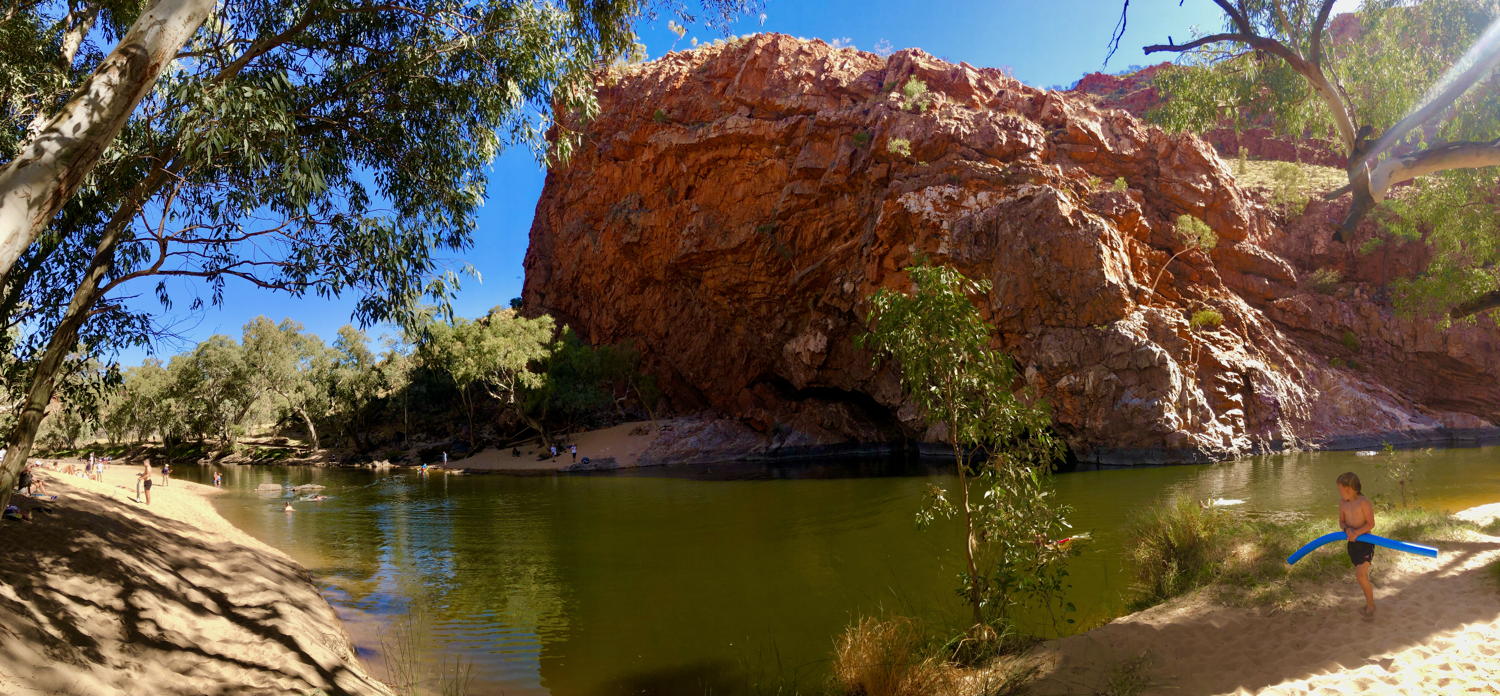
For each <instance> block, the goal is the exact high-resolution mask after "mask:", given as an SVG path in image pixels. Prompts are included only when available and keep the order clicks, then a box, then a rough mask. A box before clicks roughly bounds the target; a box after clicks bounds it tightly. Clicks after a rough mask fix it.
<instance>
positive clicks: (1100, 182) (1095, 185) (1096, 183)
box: [1086, 174, 1104, 191]
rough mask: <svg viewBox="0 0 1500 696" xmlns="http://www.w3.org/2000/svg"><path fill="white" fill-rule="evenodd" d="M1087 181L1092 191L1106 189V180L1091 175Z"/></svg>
mask: <svg viewBox="0 0 1500 696" xmlns="http://www.w3.org/2000/svg"><path fill="white" fill-rule="evenodd" d="M1086 181H1087V182H1088V188H1089V190H1090V191H1098V190H1099V189H1101V188H1103V187H1104V179H1101V178H1099V177H1097V176H1094V175H1092V174H1090V175H1089V178H1088V179H1087V180H1086Z"/></svg>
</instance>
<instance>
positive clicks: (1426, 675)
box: [1022, 505, 1500, 696]
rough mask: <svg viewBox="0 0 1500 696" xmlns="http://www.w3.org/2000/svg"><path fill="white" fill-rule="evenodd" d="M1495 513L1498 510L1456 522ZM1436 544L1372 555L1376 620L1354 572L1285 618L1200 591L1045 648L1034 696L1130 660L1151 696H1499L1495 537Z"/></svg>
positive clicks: (1311, 588) (1034, 660) (1309, 594)
mask: <svg viewBox="0 0 1500 696" xmlns="http://www.w3.org/2000/svg"><path fill="white" fill-rule="evenodd" d="M1486 510H1487V514H1483V515H1476V514H1473V513H1476V512H1485V511H1486ZM1496 514H1500V505H1488V506H1483V507H1482V508H1475V509H1473V510H1470V511H1465V512H1464V513H1459V516H1460V517H1463V518H1465V519H1469V520H1471V521H1476V522H1487V521H1488V520H1487V519H1484V518H1489V519H1493V517H1494V516H1495V515H1496ZM1437 546H1438V547H1439V549H1440V555H1439V557H1438V558H1435V559H1432V558H1424V557H1420V556H1414V555H1411V554H1405V553H1396V552H1390V551H1385V550H1381V551H1379V552H1377V553H1376V556H1375V568H1374V571H1373V573H1372V580H1373V581H1374V584H1375V601H1376V605H1377V607H1378V611H1377V614H1376V616H1375V618H1374V620H1372V621H1368V622H1367V621H1362V620H1361V619H1360V617H1359V615H1358V609H1359V608H1360V607H1362V606H1363V605H1364V598H1363V596H1362V595H1361V594H1360V591H1359V587H1358V586H1357V585H1355V583H1354V581H1353V575H1352V572H1351V573H1350V574H1348V575H1340V576H1338V577H1337V578H1334V579H1330V580H1326V581H1310V582H1307V583H1305V584H1302V585H1300V586H1299V587H1298V588H1297V591H1298V594H1299V596H1300V600H1299V602H1298V603H1297V608H1295V609H1292V610H1285V611H1275V610H1271V609H1266V608H1240V607H1229V606H1224V605H1221V604H1218V603H1216V602H1215V601H1214V600H1213V599H1212V598H1211V597H1210V594H1209V593H1208V592H1205V591H1199V592H1197V593H1194V594H1192V595H1189V596H1187V597H1183V598H1180V599H1176V600H1172V601H1169V602H1167V603H1165V604H1162V605H1159V606H1156V607H1152V608H1151V609H1147V610H1145V611H1141V612H1137V613H1135V614H1130V615H1128V616H1124V617H1121V618H1119V619H1115V620H1114V621H1112V622H1110V623H1108V624H1106V625H1104V626H1101V627H1099V628H1097V629H1094V630H1092V631H1088V632H1086V633H1082V634H1079V635H1076V636H1070V637H1067V638H1062V639H1059V640H1054V641H1050V642H1048V643H1045V644H1043V645H1042V646H1040V648H1039V649H1038V650H1036V651H1034V652H1033V653H1031V654H1030V655H1028V656H1026V657H1024V658H1022V659H1024V660H1028V661H1030V663H1031V664H1033V665H1035V666H1037V667H1038V668H1039V669H1040V670H1041V671H1040V673H1039V679H1038V680H1037V681H1036V682H1035V683H1034V684H1033V685H1032V692H1033V693H1035V694H1038V695H1039V696H1047V695H1050V694H1064V693H1079V690H1078V689H1079V687H1080V685H1089V684H1099V683H1104V682H1105V681H1107V680H1108V678H1109V672H1110V670H1114V669H1118V667H1119V666H1120V665H1126V664H1132V663H1135V664H1137V665H1144V668H1143V669H1141V670H1140V671H1139V673H1138V674H1137V675H1136V676H1137V677H1138V678H1139V680H1140V681H1141V682H1144V683H1148V684H1150V685H1151V686H1150V687H1148V688H1146V689H1145V690H1144V691H1142V692H1141V693H1146V694H1151V693H1172V694H1326V695H1330V696H1344V695H1350V696H1352V695H1354V694H1378V695H1382V696H1384V695H1391V694H1435V693H1441V694H1494V693H1497V692H1500V582H1497V578H1496V575H1495V564H1497V563H1500V537H1496V536H1490V535H1487V534H1483V533H1480V532H1472V531H1464V532H1462V533H1461V534H1460V535H1459V536H1458V538H1456V539H1453V540H1448V541H1443V542H1439V543H1438V544H1437ZM1342 552H1343V550H1342V549H1341V548H1339V549H1333V550H1324V551H1321V552H1320V553H1342Z"/></svg>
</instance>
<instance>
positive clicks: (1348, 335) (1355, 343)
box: [1339, 329, 1359, 353]
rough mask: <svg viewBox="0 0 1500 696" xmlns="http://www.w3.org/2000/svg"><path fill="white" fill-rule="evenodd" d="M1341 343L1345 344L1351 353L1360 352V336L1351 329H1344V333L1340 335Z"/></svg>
mask: <svg viewBox="0 0 1500 696" xmlns="http://www.w3.org/2000/svg"><path fill="white" fill-rule="evenodd" d="M1339 343H1342V344H1344V347H1345V348H1348V349H1349V351H1350V352H1351V353H1358V352H1359V336H1358V335H1356V334H1355V333H1354V332H1353V331H1350V330H1349V329H1344V335H1342V336H1340V337H1339Z"/></svg>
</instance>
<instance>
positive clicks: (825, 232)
mask: <svg viewBox="0 0 1500 696" xmlns="http://www.w3.org/2000/svg"><path fill="white" fill-rule="evenodd" d="M913 77H915V78H917V79H920V80H922V81H924V82H925V83H926V85H927V87H928V90H929V91H928V96H929V98H928V99H926V100H925V101H924V103H923V105H921V106H918V105H914V104H911V103H909V102H908V100H907V99H906V97H904V96H903V95H902V93H901V86H902V85H904V84H906V82H907V81H908V79H910V78H913ZM600 100H601V113H600V115H599V117H598V118H597V119H595V120H594V121H593V122H591V123H590V124H589V125H588V127H587V130H586V139H585V143H584V145H583V147H582V148H580V149H579V150H578V152H577V153H576V154H575V155H574V157H573V159H572V160H571V161H570V162H568V163H567V164H566V165H565V166H561V167H556V168H554V169H553V170H552V171H551V172H549V174H548V176H547V181H546V185H545V188H544V190H543V192H542V196H541V200H540V202H539V203H538V206H537V211H536V218H535V222H534V224H533V227H532V230H531V245H530V249H529V251H528V253H527V256H526V261H525V267H526V280H525V288H524V293H523V301H524V306H525V311H526V312H528V313H533V314H534V313H541V312H547V313H550V314H552V315H554V316H555V317H557V318H558V319H559V320H560V321H562V322H564V323H566V324H569V325H571V326H573V327H574V328H575V329H576V330H577V331H578V332H579V333H580V334H581V335H582V336H584V337H585V338H586V339H587V340H589V341H591V342H593V343H620V342H625V341H631V342H634V343H635V345H636V346H637V347H638V348H640V349H641V352H642V355H643V358H644V361H645V365H646V367H647V369H648V370H649V371H650V372H651V373H652V374H654V375H656V376H657V378H658V380H659V384H660V386H661V388H662V389H663V391H664V393H665V395H666V397H667V399H668V400H669V401H670V403H671V405H672V407H673V409H674V410H676V411H678V412H702V413H709V414H715V415H717V416H721V417H722V418H723V419H724V420H722V421H720V422H724V423H731V424H734V425H733V427H734V428H739V429H740V430H741V431H742V433H741V435H743V433H750V434H751V435H753V437H752V438H750V439H751V440H753V441H754V442H755V443H756V444H754V445H753V449H755V450H757V451H795V450H797V449H799V448H817V447H822V446H830V445H840V444H847V443H871V442H895V441H902V440H906V439H918V440H924V441H937V440H940V439H941V438H940V437H939V435H940V433H936V432H929V431H926V430H925V429H924V428H923V426H922V423H921V419H920V414H918V413H917V412H916V411H915V409H913V408H912V407H911V406H910V405H908V404H905V403H903V400H902V394H901V390H900V387H899V382H898V380H897V378H896V375H895V373H894V372H893V371H892V369H891V368H890V367H889V366H886V367H881V368H879V369H876V368H874V367H872V365H871V360H870V356H869V355H868V354H866V353H864V352H863V351H861V350H860V349H858V348H856V347H855V345H854V342H853V337H854V336H855V335H857V334H858V333H860V332H861V331H862V330H863V328H864V324H863V322H862V317H863V316H864V313H865V310H866V306H865V298H867V297H868V296H869V295H870V294H871V293H872V292H874V291H875V290H877V289H879V288H883V287H891V288H900V289H905V287H906V286H905V277H904V275H903V274H902V272H901V269H902V268H904V267H906V266H908V265H910V264H911V263H913V261H914V260H915V259H916V258H918V256H919V255H925V256H927V257H929V258H930V259H932V260H933V261H935V262H938V263H944V264H951V265H953V266H956V267H958V268H959V269H961V270H962V271H963V272H964V273H966V274H968V275H970V276H972V277H978V278H984V279H988V280H989V281H991V283H992V284H993V289H992V291H991V292H990V293H989V296H988V297H985V298H980V299H981V301H980V304H981V306H982V310H983V312H984V314H985V315H986V317H987V318H988V319H989V321H990V322H992V323H993V324H994V325H995V326H996V327H997V329H998V331H999V338H1000V341H1001V344H1002V346H1003V348H1004V350H1006V351H1007V352H1008V353H1010V354H1011V355H1013V356H1014V357H1015V359H1016V360H1017V362H1018V363H1019V365H1020V367H1021V369H1022V371H1023V373H1024V378H1025V380H1026V381H1027V382H1028V383H1030V384H1031V385H1033V386H1035V387H1036V388H1038V389H1039V390H1040V391H1041V393H1042V394H1044V395H1045V396H1046V398H1047V399H1048V401H1049V402H1050V404H1051V407H1052V410H1053V418H1054V421H1055V423H1056V427H1057V429H1058V431H1059V432H1060V433H1061V434H1062V435H1063V436H1064V437H1065V438H1066V440H1067V442H1068V444H1069V446H1070V448H1071V451H1072V453H1073V454H1074V455H1075V456H1077V457H1078V458H1079V459H1080V460H1082V461H1086V462H1098V463H1126V464H1128V463H1142V462H1158V461H1191V460H1203V459H1207V458H1223V457H1230V456H1235V455H1238V454H1243V453H1249V452H1256V451H1266V450H1274V449H1278V448H1285V447H1294V446H1296V447H1302V446H1353V445H1360V446H1363V445H1365V444H1367V443H1377V442H1379V441H1382V440H1392V441H1397V442H1400V441H1409V440H1415V439H1422V438H1427V437H1433V436H1436V435H1439V434H1442V433H1448V432H1452V431H1454V430H1460V431H1461V430H1467V429H1483V428H1489V427H1491V424H1492V422H1493V421H1494V419H1495V417H1496V414H1497V413H1500V388H1497V386H1496V383H1495V380H1494V378H1493V375H1494V374H1495V373H1496V368H1497V367H1500V364H1497V363H1500V332H1497V331H1496V330H1495V328H1494V326H1493V325H1489V326H1487V327H1475V326H1462V327H1457V328H1452V329H1449V330H1446V331H1442V330H1438V329H1437V328H1436V327H1434V326H1433V325H1432V324H1431V323H1430V322H1425V321H1421V320H1415V319H1407V318H1402V317H1399V316H1397V315H1396V314H1395V313H1394V312H1393V310H1392V309H1391V307H1390V304H1389V301H1388V298H1387V296H1386V291H1385V290H1384V285H1383V284H1384V283H1385V282H1386V281H1388V280H1389V279H1390V277H1392V275H1393V274H1396V273H1399V272H1403V271H1405V270H1409V269H1410V268H1412V267H1414V266H1413V264H1418V263H1420V259H1419V258H1415V256H1416V255H1419V251H1420V250H1413V249H1410V248H1408V247H1397V246H1395V245H1387V247H1386V249H1387V251H1386V252H1384V254H1383V255H1375V256H1359V255H1357V254H1354V253H1353V252H1351V251H1349V249H1348V248H1346V247H1345V245H1343V244H1340V243H1336V242H1333V241H1331V239H1330V236H1331V233H1332V226H1333V221H1335V220H1337V219H1339V218H1340V216H1341V212H1342V211H1341V210H1340V206H1342V205H1344V203H1342V202H1333V203H1321V202H1317V203H1313V204H1310V205H1309V206H1308V210H1307V212H1306V214H1304V215H1302V216H1301V217H1299V218H1297V219H1295V220H1285V219H1282V217H1281V214H1280V213H1279V212H1277V211H1275V210H1272V209H1270V208H1268V207H1267V206H1266V205H1264V204H1263V203H1261V202H1260V201H1259V200H1258V199H1257V197H1256V195H1254V194H1252V193H1249V192H1246V191H1242V190H1241V189H1240V188H1239V187H1237V186H1236V185H1235V182H1234V179H1233V177H1232V175H1231V172H1230V170H1229V168H1228V167H1226V166H1225V165H1224V163H1223V162H1222V161H1221V160H1220V159H1219V157H1218V156H1217V155H1216V154H1215V152H1214V151H1213V149H1212V148H1210V147H1208V146H1207V145H1206V144H1205V143H1204V142H1203V141H1202V140H1200V139H1199V138H1197V137H1195V136H1191V135H1186V136H1184V135H1174V134H1169V133H1165V132H1163V131H1161V130H1160V129H1157V128H1155V127H1150V126H1147V125H1145V124H1143V123H1142V122H1140V121H1138V120H1137V119H1136V118H1134V117H1133V116H1131V115H1130V114H1128V113H1125V112H1123V111H1119V110H1113V109H1101V108H1099V107H1097V106H1095V105H1094V104H1093V103H1092V101H1093V100H1092V99H1088V98H1086V97H1083V96H1081V95H1077V94H1069V93H1058V92H1047V91H1043V90H1038V89H1035V88H1032V87H1028V86H1026V85H1024V84H1021V83H1020V82H1018V81H1016V80H1014V79H1012V78H1010V77H1007V76H1006V75H1004V74H1002V73H1001V72H1000V71H998V70H992V69H985V68H975V67H972V66H969V65H967V64H958V65H954V64H950V63H946V62H943V61H940V60H937V59H935V58H933V57H932V56H929V55H927V54H926V53H923V52H922V51H920V50H904V51H900V52H897V53H895V54H893V55H891V56H889V57H888V58H882V57H880V56H877V55H874V54H870V53H862V52H859V51H856V50H853V49H836V48H832V47H829V46H827V45H825V44H823V43H822V42H819V41H803V40H798V39H794V38H791V37H787V36H781V35H774V34H761V35H757V36H754V37H748V38H742V39H738V40H734V41H730V42H728V43H727V44H721V45H717V46H707V47H701V48H698V49H695V50H692V51H684V52H677V53H672V54H669V55H667V56H665V57H663V58H661V59H659V60H656V61H653V62H651V63H648V64H644V65H639V66H631V67H627V68H625V69H623V70H621V69H617V70H616V71H614V72H612V73H611V75H610V77H609V78H608V79H607V82H606V83H605V84H603V85H601V87H600ZM903 142H904V144H906V145H907V146H908V148H909V153H907V152H906V151H905V149H907V148H903V147H902V146H903ZM1117 179H1123V180H1124V181H1123V190H1115V187H1114V186H1113V184H1114V182H1116V180H1117ZM1183 214H1187V215H1193V216H1196V217H1198V218H1200V219H1202V220H1203V221H1205V222H1206V223H1207V224H1208V225H1210V226H1211V227H1212V228H1213V229H1214V230H1215V232H1216V233H1217V235H1218V238H1219V242H1218V246H1217V247H1216V248H1214V249H1213V251H1212V252H1211V253H1209V254H1206V255H1205V254H1202V253H1200V252H1196V251H1192V252H1188V253H1185V254H1182V255H1181V256H1179V257H1177V258H1176V260H1174V261H1171V263H1168V259H1169V258H1170V257H1171V256H1172V255H1173V254H1175V253H1176V252H1178V251H1181V250H1182V248H1183V247H1182V242H1181V241H1179V239H1178V238H1177V236H1176V235H1175V234H1174V232H1173V221H1174V220H1175V219H1176V218H1177V217H1178V216H1179V215H1183ZM1375 233H1376V232H1375V231H1374V230H1370V229H1366V230H1362V231H1361V235H1368V234H1375ZM1359 241H1361V240H1360V239H1356V240H1354V241H1353V242H1352V243H1351V244H1356V245H1357V244H1358V242H1359ZM1403 250H1404V251H1403ZM1318 268H1336V269H1338V270H1341V271H1342V272H1343V273H1344V278H1345V279H1346V281H1345V282H1340V283H1337V284H1335V285H1333V286H1329V285H1328V284H1326V283H1325V284H1322V285H1319V286H1318V287H1316V288H1313V287H1310V284H1309V283H1308V282H1306V276H1307V275H1308V274H1309V273H1310V272H1311V271H1313V270H1316V269H1318ZM1158 275H1159V276H1160V281H1159V283H1157V284H1156V286H1155V289H1154V290H1153V287H1152V286H1153V282H1154V281H1155V279H1156V278H1157V277H1158ZM1202 309H1213V310H1215V311H1217V312H1219V313H1220V314H1222V316H1223V318H1224V321H1223V324H1222V325H1221V326H1218V327H1203V328H1198V329H1195V328H1193V327H1192V326H1190V322H1189V318H1190V316H1191V315H1192V313H1193V312H1195V311H1199V310H1202ZM748 441H749V440H745V438H743V437H741V440H740V442H742V443H743V442H748ZM739 446H741V447H744V446H745V445H743V444H742V445H739Z"/></svg>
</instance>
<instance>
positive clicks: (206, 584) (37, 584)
mask: <svg viewBox="0 0 1500 696" xmlns="http://www.w3.org/2000/svg"><path fill="white" fill-rule="evenodd" d="M60 492H62V493H63V498H62V500H60V501H59V502H57V503H51V504H50V505H51V506H52V507H53V508H54V511H53V512H52V513H50V514H48V513H41V512H37V513H34V514H33V519H32V520H31V521H29V522H19V523H17V522H6V523H5V525H4V527H0V547H3V548H4V551H3V553H0V625H4V626H6V627H7V630H8V631H9V632H11V633H12V634H13V635H14V636H16V638H11V637H9V636H7V637H6V642H10V641H11V640H15V639H17V638H18V639H19V642H20V643H21V644H23V645H26V646H30V647H32V648H34V652H29V651H26V650H6V651H0V670H3V671H5V672H8V673H9V674H11V675H13V676H15V677H18V678H20V679H22V680H27V681H30V682H32V683H34V684H36V685H37V686H39V687H44V688H45V687H46V686H47V684H48V683H51V684H53V686H52V687H51V688H67V687H66V686H65V685H66V684H67V683H68V681H67V680H66V679H64V678H62V676H61V675H62V674H64V673H68V672H72V673H79V672H90V673H92V675H94V677H95V678H97V679H98V680H100V681H103V682H104V683H107V684H112V685H114V686H115V687H116V688H119V689H121V690H122V691H125V692H128V693H144V692H149V693H159V694H194V695H197V694H205V693H222V694H231V693H233V694H248V693H294V694H302V693H310V692H317V691H319V690H321V691H322V692H324V693H328V694H385V693H388V691H387V690H386V689H385V687H383V686H382V685H379V684H378V683H377V682H375V681H374V680H372V679H371V678H369V677H368V676H367V675H365V674H363V672H362V671H360V670H359V669H358V668H351V665H352V664H356V663H355V662H354V660H355V658H354V657H353V655H352V653H351V651H350V649H349V647H348V644H347V641H346V639H345V638H344V636H343V635H342V630H341V629H340V628H339V627H338V624H337V619H336V618H335V617H334V615H333V613H332V610H331V609H330V608H329V607H328V605H327V603H326V602H325V601H323V599H322V598H321V597H320V596H319V595H318V592H317V589H316V587H315V586H314V585H313V584H312V582H311V578H310V577H309V576H308V574H307V573H306V572H305V571H304V570H302V569H301V568H300V567H299V566H297V565H295V564H294V563H292V562H291V561H289V560H287V559H285V558H283V557H280V556H278V555H276V554H272V553H268V552H266V551H264V550H261V549H256V548H251V547H249V546H243V545H240V544H237V543H233V542H231V541H228V540H225V539H223V538H222V537H219V536H217V535H214V534H205V533H204V532H202V531H201V530H199V529H197V528H195V527H193V526H191V525H188V524H185V523H183V522H179V521H177V520H173V519H169V518H166V517H162V516H159V515H156V514H154V513H152V512H151V511H150V509H149V508H144V507H140V506H137V505H135V504H134V503H131V502H128V501H127V500H125V499H123V498H122V497H116V496H110V495H105V494H101V493H98V492H94V491H92V490H87V489H81V488H76V487H71V486H68V487H64V488H62V489H61V490H60ZM28 502H30V501H28ZM38 656H40V657H41V658H43V659H42V660H36V659H35V658H36V657H38ZM28 657H29V658H32V659H28ZM38 662H41V663H42V664H38ZM226 684H234V685H240V686H226Z"/></svg>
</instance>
